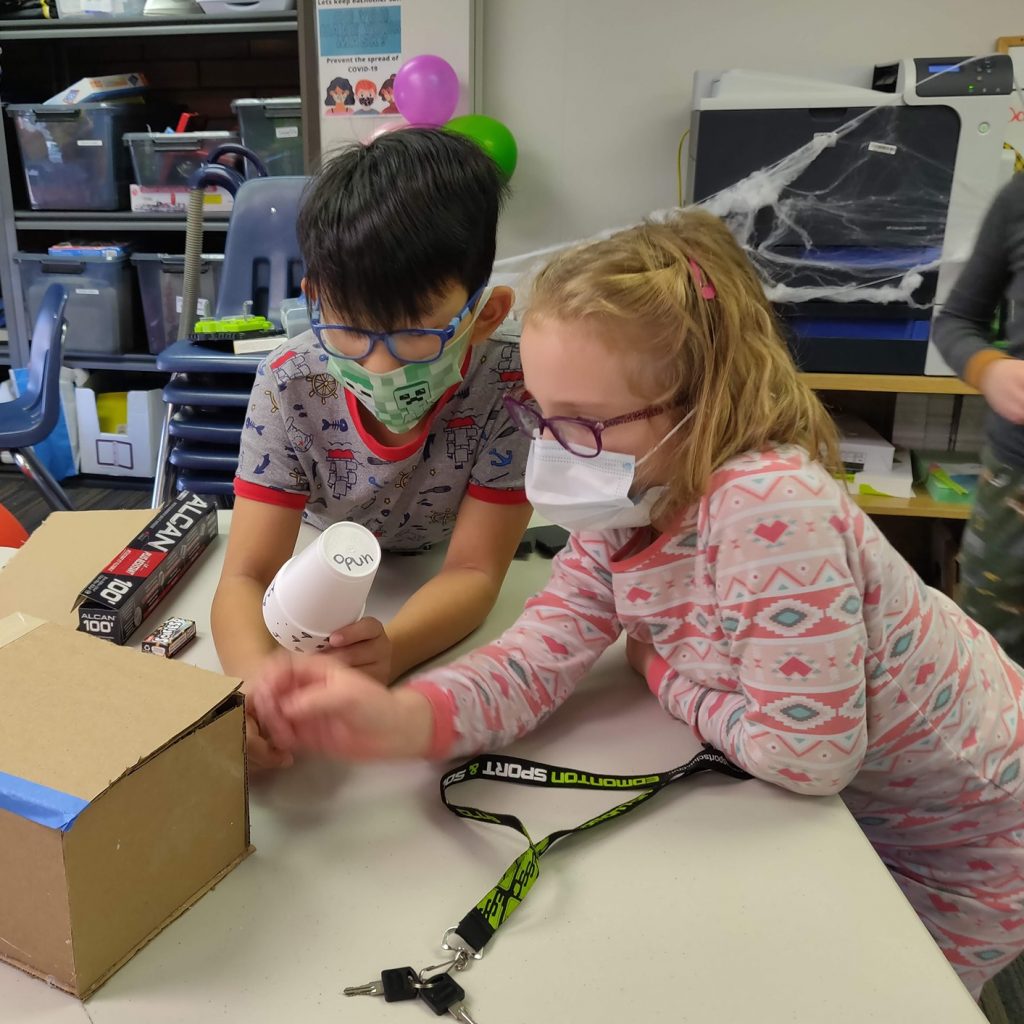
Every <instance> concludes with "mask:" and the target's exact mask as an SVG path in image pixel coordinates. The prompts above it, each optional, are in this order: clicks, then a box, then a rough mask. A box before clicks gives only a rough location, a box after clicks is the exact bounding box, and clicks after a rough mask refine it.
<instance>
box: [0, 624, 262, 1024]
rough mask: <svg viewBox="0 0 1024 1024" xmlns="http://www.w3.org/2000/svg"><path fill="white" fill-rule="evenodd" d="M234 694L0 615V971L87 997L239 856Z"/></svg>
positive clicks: (240, 728) (238, 730) (239, 713)
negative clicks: (6, 968) (17, 971)
mask: <svg viewBox="0 0 1024 1024" xmlns="http://www.w3.org/2000/svg"><path fill="white" fill-rule="evenodd" d="M236 686H237V681H236V680H232V679H227V678H225V677H223V676H220V675H217V674H215V673H212V672H204V671H201V670H200V669H196V668H192V667H189V666H187V665H182V664H178V663H176V662H171V661H166V660H164V659H162V658H151V657H147V656H145V655H143V654H140V653H138V652H137V651H131V650H125V649H124V648H120V647H114V646H113V645H111V644H98V643H96V642H95V640H93V639H91V638H90V637H88V636H84V635H83V634H81V633H76V632H75V631H73V630H69V629H66V628H64V627H61V626H56V625H53V624H51V623H45V622H42V621H40V620H38V619H33V618H31V617H29V616H24V615H13V616H9V617H7V618H5V619H0V707H2V708H3V714H0V922H2V925H3V927H2V929H0V931H2V938H0V960H5V961H7V962H8V963H10V964H13V965H15V966H16V967H20V968H21V969H22V970H25V971H27V972H28V973H30V974H33V975H35V976H36V977H39V978H45V979H46V980H47V981H48V982H50V983H51V984H54V985H56V986H58V987H59V988H62V989H64V990H66V991H67V992H70V993H72V994H74V995H77V996H78V997H80V998H82V999H84V998H85V997H86V996H88V995H89V994H90V993H92V992H94V991H95V990H96V989H97V988H98V987H99V986H100V985H102V984H103V982H104V981H106V980H107V978H109V977H110V976H111V975H112V974H113V973H114V972H115V971H116V970H117V969H118V968H119V967H121V966H122V965H123V964H124V963H125V962H126V961H127V960H129V959H130V958H131V957H132V956H133V955H134V954H135V953H136V952H138V951H139V949H141V948H142V947H143V946H144V945H145V944H146V943H147V942H149V940H150V939H152V938H153V937H154V936H155V935H156V934H157V933H158V932H160V931H161V930H162V929H163V928H165V927H166V926H167V925H168V924H169V923H170V922H171V921H173V920H174V919H175V918H176V917H178V916H179V915H180V914H182V913H183V912H184V911H185V910H187V909H188V908H189V907H190V906H191V905H192V904H193V903H195V902H196V900H198V899H199V898H200V897H201V896H202V895H203V894H204V893H206V892H207V891H208V890H209V889H210V888H212V887H213V886H214V885H216V883H217V882H218V881H220V879H222V878H223V877H224V876H225V875H226V874H227V873H228V872H229V871H231V870H232V868H234V867H235V866H236V865H237V864H238V863H239V862H240V861H241V860H242V859H243V858H244V857H245V856H246V855H247V854H248V853H249V852H250V847H249V817H248V801H247V796H248V794H247V790H246V775H245V744H244V714H243V708H242V698H241V695H239V694H238V693H237V692H236V689H235V688H236ZM0 1016H2V1013H0Z"/></svg>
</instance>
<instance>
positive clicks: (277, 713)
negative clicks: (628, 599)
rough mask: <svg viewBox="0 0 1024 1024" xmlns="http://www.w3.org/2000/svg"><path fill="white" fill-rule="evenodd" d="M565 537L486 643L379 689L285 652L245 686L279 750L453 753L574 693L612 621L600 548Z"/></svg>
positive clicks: (498, 740)
mask: <svg viewBox="0 0 1024 1024" xmlns="http://www.w3.org/2000/svg"><path fill="white" fill-rule="evenodd" d="M590 546H591V547H592V548H593V550H587V548H586V547H585V546H584V545H582V544H581V543H580V542H579V541H577V540H576V539H575V538H573V539H572V540H571V541H570V545H569V547H568V548H566V549H565V550H564V551H563V552H562V553H561V554H560V555H559V556H558V557H557V558H556V559H555V561H554V563H553V566H552V575H551V581H550V582H549V584H548V586H547V588H546V589H545V590H544V591H543V592H542V593H541V594H539V595H538V596H537V597H535V598H533V599H532V600H531V601H530V602H529V603H528V605H527V607H526V610H525V611H524V612H523V614H522V616H520V618H519V621H518V622H517V623H516V624H515V625H514V626H513V627H512V628H511V629H509V630H508V631H506V632H505V634H504V635H503V636H502V637H501V638H500V639H498V640H496V641H495V642H494V643H492V644H489V645H488V646H486V647H482V648H480V649H479V650H477V651H475V652H473V653H472V654H469V655H467V656H466V657H464V658H461V659H460V660H459V661H456V662H455V663H454V664H452V665H449V666H447V667H444V668H439V669H436V670H433V671H431V672H429V673H426V674H424V675H422V676H420V677H418V678H417V679H415V680H413V681H412V682H411V683H410V684H409V685H407V686H401V687H398V688H396V689H393V690H385V689H383V688H382V687H380V686H378V685H374V684H373V682H372V680H370V678H369V677H368V676H366V675H364V674H362V673H359V672H355V671H352V670H351V669H346V668H343V667H341V666H340V665H338V664H336V663H334V664H331V662H332V660H333V659H322V658H307V659H287V658H283V659H281V660H279V661H277V662H276V664H274V665H272V666H270V667H269V668H268V669H267V670H266V672H265V673H264V675H263V677H262V678H261V679H260V680H259V681H258V682H257V684H256V687H255V689H254V694H253V697H254V704H255V708H256V713H257V715H258V717H259V720H260V725H261V727H263V728H265V729H266V731H267V732H268V733H269V735H270V736H271V737H272V739H273V740H274V742H275V743H276V744H277V745H278V746H279V747H281V748H282V749H283V750H288V751H291V750H299V749H311V750H314V751H316V752H318V753H321V754H327V755H329V756H334V757H342V758H348V759H358V760H364V759H372V758H381V757H422V756H428V757H435V758H442V757H453V756H456V755H458V754H462V753H466V752H468V751H470V750H479V749H483V748H484V747H489V746H500V745H502V744H505V743H508V742H510V741H511V740H513V739H515V738H517V737H519V736H522V735H523V734H524V733H526V732H529V731H530V730H531V729H532V728H534V726H536V725H537V724H539V722H540V721H541V720H542V719H544V718H546V717H547V716H548V715H549V714H550V713H551V712H552V711H553V710H554V709H555V708H556V707H558V705H560V704H561V703H562V702H563V701H564V700H565V699H566V698H567V697H568V696H569V694H570V693H571V692H572V690H573V688H574V687H575V685H576V683H577V682H578V681H579V680H580V679H581V678H582V677H583V676H584V675H585V674H586V672H587V670H588V669H589V668H590V666H591V665H592V664H593V663H594V661H596V660H597V658H598V657H599V656H600V654H601V652H602V651H603V650H604V649H605V648H606V647H608V645H609V644H611V643H613V642H614V640H615V638H616V637H617V636H618V634H619V632H620V630H621V626H620V625H619V622H618V619H617V618H616V617H615V608H614V601H613V598H612V592H611V580H610V575H609V574H608V572H607V569H606V568H605V566H606V565H607V560H608V551H607V550H606V546H605V545H603V544H602V543H601V542H600V541H593V542H590Z"/></svg>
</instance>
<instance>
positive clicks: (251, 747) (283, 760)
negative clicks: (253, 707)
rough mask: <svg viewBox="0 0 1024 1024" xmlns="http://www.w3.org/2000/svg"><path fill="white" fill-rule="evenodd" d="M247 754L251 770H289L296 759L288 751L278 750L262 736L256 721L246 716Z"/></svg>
mask: <svg viewBox="0 0 1024 1024" xmlns="http://www.w3.org/2000/svg"><path fill="white" fill-rule="evenodd" d="M245 753H246V762H247V764H248V766H249V768H250V769H252V770H255V771H266V770H268V769H271V768H287V767H289V766H290V765H291V764H292V763H293V762H294V758H293V757H292V755H291V754H289V753H288V752H287V751H283V750H277V749H275V748H274V747H272V746H271V745H270V743H268V742H267V740H266V739H265V738H264V737H263V736H262V735H261V734H260V729H259V726H258V725H257V723H256V721H255V720H254V719H253V718H252V717H250V716H249V715H246V718H245Z"/></svg>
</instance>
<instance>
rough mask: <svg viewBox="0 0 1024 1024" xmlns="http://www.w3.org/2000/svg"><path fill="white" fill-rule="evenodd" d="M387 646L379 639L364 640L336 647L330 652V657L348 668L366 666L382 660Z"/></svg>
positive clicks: (377, 663)
mask: <svg viewBox="0 0 1024 1024" xmlns="http://www.w3.org/2000/svg"><path fill="white" fill-rule="evenodd" d="M386 652H387V648H386V647H385V646H384V644H383V642H382V641H381V640H379V639H378V640H364V641H362V642H361V643H358V644H352V645H351V646H350V647H338V648H336V649H334V650H332V651H331V652H330V656H331V658H332V659H333V660H334V661H336V662H339V663H340V664H342V665H345V666H347V667H348V668H368V667H370V666H371V665H374V666H375V665H379V664H380V663H381V662H382V661H384V658H385V655H386Z"/></svg>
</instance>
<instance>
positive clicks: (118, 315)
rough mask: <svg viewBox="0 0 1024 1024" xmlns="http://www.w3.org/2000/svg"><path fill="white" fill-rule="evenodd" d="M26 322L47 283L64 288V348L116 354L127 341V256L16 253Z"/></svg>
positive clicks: (130, 309) (130, 297) (130, 302)
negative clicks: (65, 294)
mask: <svg viewBox="0 0 1024 1024" xmlns="http://www.w3.org/2000/svg"><path fill="white" fill-rule="evenodd" d="M14 258H15V260H16V261H17V262H18V264H19V265H20V268H21V284H22V292H23V293H24V295H25V305H26V307H27V311H28V322H29V323H34V322H35V318H36V314H37V313H38V312H39V306H40V305H41V303H42V301H43V295H44V294H45V292H46V289H47V288H49V287H50V285H51V284H62V285H64V287H65V288H67V290H68V303H67V307H66V313H65V315H66V316H67V322H68V332H67V336H66V337H65V340H64V348H65V351H67V352H68V354H70V355H74V354H76V353H88V354H92V355H95V354H98V353H106V354H115V353H119V352H127V351H128V350H129V349H130V348H131V344H132V327H133V322H134V315H133V314H134V311H135V306H134V296H135V292H134V290H133V288H132V274H131V264H130V263H129V262H128V257H127V256H113V257H106V256H75V257H65V256H48V255H45V254H42V253H27V252H19V253H17V254H16V255H15V257H14Z"/></svg>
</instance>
